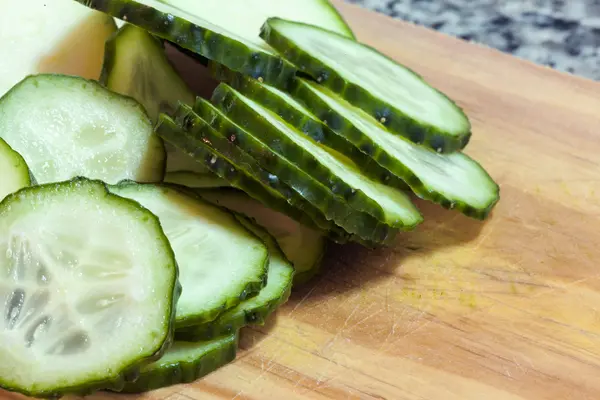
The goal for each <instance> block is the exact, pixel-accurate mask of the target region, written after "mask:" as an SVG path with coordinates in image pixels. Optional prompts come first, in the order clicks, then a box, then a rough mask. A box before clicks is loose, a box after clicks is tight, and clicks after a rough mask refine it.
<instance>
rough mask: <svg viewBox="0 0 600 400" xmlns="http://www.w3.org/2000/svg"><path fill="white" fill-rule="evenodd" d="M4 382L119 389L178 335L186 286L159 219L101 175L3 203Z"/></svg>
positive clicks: (67, 390) (54, 390) (51, 388)
mask: <svg viewBox="0 0 600 400" xmlns="http://www.w3.org/2000/svg"><path fill="white" fill-rule="evenodd" d="M0 253H1V254H3V255H4V256H3V257H2V258H0V277H1V279H0V299H1V302H0V304H1V305H2V307H3V310H2V317H1V318H0V360H2V362H0V387H2V388H5V389H7V390H11V391H15V392H20V393H24V394H26V395H29V396H34V397H55V396H60V395H64V394H87V393H91V392H93V391H95V390H97V389H115V390H120V389H121V388H122V387H123V384H124V382H125V380H126V379H131V378H132V377H135V375H136V373H137V371H138V370H139V368H140V367H141V366H143V365H145V364H147V363H148V362H149V361H154V360H155V359H158V358H159V357H161V356H162V354H163V352H164V350H165V349H166V348H168V347H169V346H170V344H171V340H172V327H173V324H172V322H173V320H174V317H175V308H176V304H177V299H178V298H179V295H180V293H181V287H180V286H179V283H178V269H177V265H176V262H175V258H174V254H173V250H172V249H171V245H170V244H169V241H168V240H167V238H166V237H165V235H164V232H163V230H162V228H161V225H160V222H159V221H158V218H156V216H154V214H152V213H151V212H150V211H148V210H147V209H145V208H143V207H140V206H139V204H137V203H136V202H133V201H131V200H128V199H124V198H122V197H119V196H116V195H113V194H111V193H109V192H108V190H107V188H106V186H105V185H104V184H103V183H102V182H100V181H92V180H88V179H85V178H76V179H74V180H71V181H66V182H60V183H51V184H45V185H40V186H32V187H28V188H25V189H22V190H20V191H19V192H17V193H13V194H11V195H9V196H8V197H6V198H5V199H4V200H3V201H2V203H0Z"/></svg>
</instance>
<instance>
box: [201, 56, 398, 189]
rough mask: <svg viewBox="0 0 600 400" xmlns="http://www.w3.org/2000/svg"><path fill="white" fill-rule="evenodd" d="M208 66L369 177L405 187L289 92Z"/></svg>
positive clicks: (215, 66) (218, 66) (223, 79)
mask: <svg viewBox="0 0 600 400" xmlns="http://www.w3.org/2000/svg"><path fill="white" fill-rule="evenodd" d="M209 68H210V70H211V72H212V75H213V76H214V77H215V78H216V79H218V80H221V81H225V82H227V83H229V85H230V86H231V87H233V88H234V89H236V90H237V91H238V92H240V93H241V94H243V95H244V96H246V97H248V98H249V99H252V100H254V101H255V102H257V103H259V104H261V105H262V106H263V107H266V108H268V109H269V110H271V111H272V112H274V113H275V114H277V115H278V116H279V117H280V118H281V119H283V120H284V121H286V122H287V123H288V124H290V125H292V126H293V127H294V128H296V129H298V130H300V131H301V132H303V133H304V134H305V135H307V136H309V137H311V138H312V139H313V140H315V141H316V142H318V143H321V144H323V145H325V146H327V147H331V148H332V149H335V150H336V151H338V152H339V153H342V154H344V155H346V156H347V157H348V158H349V159H350V160H351V161H353V162H354V163H355V164H356V165H357V166H358V167H359V168H360V172H361V173H363V174H365V175H366V176H368V177H369V178H371V179H373V180H376V181H377V182H380V183H385V184H387V185H388V186H392V187H395V188H400V189H408V186H407V185H406V183H405V182H404V181H403V180H401V179H399V178H398V177H396V176H395V175H393V174H392V173H390V172H389V171H388V170H387V169H385V168H383V167H382V166H380V165H379V164H378V163H377V162H375V160H373V159H372V158H371V157H369V156H368V155H367V154H365V153H363V152H361V151H360V150H359V149H358V148H356V147H355V146H354V145H353V144H352V143H350V142H349V141H348V140H347V139H346V138H345V137H344V136H342V135H338V134H337V133H336V132H335V131H333V130H332V129H330V128H329V127H328V126H327V125H326V124H324V123H323V122H322V121H321V120H319V119H318V118H317V117H316V116H314V115H313V114H312V113H311V112H310V111H308V109H307V108H306V107H304V106H303V105H302V104H300V103H299V102H298V101H296V100H295V99H294V98H293V97H292V96H290V95H289V94H287V93H285V92H283V91H281V90H279V89H277V88H275V87H273V86H269V85H265V84H264V83H261V82H260V81H258V80H256V79H252V78H250V77H248V76H246V75H243V74H240V73H237V72H235V71H232V70H230V69H229V68H227V67H225V66H223V65H220V64H217V63H215V62H210V63H209Z"/></svg>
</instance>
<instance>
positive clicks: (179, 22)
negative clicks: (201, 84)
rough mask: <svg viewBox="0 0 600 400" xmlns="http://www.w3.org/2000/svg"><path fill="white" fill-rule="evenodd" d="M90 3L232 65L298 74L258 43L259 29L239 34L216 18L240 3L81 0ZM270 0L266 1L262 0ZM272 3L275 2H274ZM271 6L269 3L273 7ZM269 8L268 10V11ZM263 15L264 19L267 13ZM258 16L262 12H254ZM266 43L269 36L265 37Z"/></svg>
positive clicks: (279, 80) (275, 77)
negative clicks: (251, 33)
mask: <svg viewBox="0 0 600 400" xmlns="http://www.w3.org/2000/svg"><path fill="white" fill-rule="evenodd" d="M77 1H78V2H80V3H81V4H84V5H86V6H88V7H90V8H93V9H96V10H99V11H102V12H105V13H107V14H109V15H112V16H113V17H116V18H119V19H121V20H124V21H127V22H128V23H130V24H133V25H136V26H138V27H140V28H143V29H145V30H147V31H149V32H150V33H152V34H153V35H155V36H158V37H160V38H163V39H165V40H168V41H170V42H173V43H175V44H177V45H178V46H180V47H182V48H184V49H187V50H190V51H192V52H194V53H197V54H199V55H201V56H204V57H206V58H208V59H211V60H215V61H217V62H219V63H221V64H224V65H227V66H228V67H229V68H231V69H233V70H235V71H238V72H241V73H244V74H249V75H252V76H254V77H256V78H259V77H260V78H261V79H264V80H265V82H269V83H272V84H274V85H277V86H282V87H285V86H286V85H287V84H288V83H289V82H290V80H291V79H292V78H293V77H294V76H295V74H296V71H297V69H296V68H295V67H294V66H293V65H292V64H291V63H290V62H288V61H286V60H285V59H283V58H282V57H280V56H279V55H278V54H277V53H276V52H274V51H273V50H272V49H269V48H268V47H267V46H265V45H257V44H256V41H258V40H260V38H259V37H258V33H259V30H258V29H257V30H256V31H255V32H254V34H253V36H252V38H246V37H243V36H239V35H237V34H236V33H233V32H230V31H228V29H227V27H222V26H219V25H217V24H215V23H214V22H212V20H213V19H214V18H215V16H218V15H224V16H225V15H228V16H229V17H230V18H232V15H234V14H237V13H239V12H240V9H239V8H235V7H233V8H232V7H229V6H228V3H224V2H216V1H208V0H202V1H193V0H137V1H134V0H77ZM262 3H265V2H261V4H262ZM268 4H269V5H272V4H273V2H268ZM256 8H258V9H260V8H261V6H255V7H245V8H244V10H245V12H244V13H243V14H244V16H247V17H249V18H248V21H246V22H245V23H246V24H249V23H250V22H249V21H253V22H252V25H256V22H257V21H255V20H254V19H252V16H253V15H254V12H253V10H254V9H256ZM267 10H268V9H267ZM263 14H264V12H263ZM259 17H261V19H262V20H261V22H260V24H262V23H263V22H264V21H265V20H266V18H265V17H262V15H259ZM254 18H257V17H256V16H255V15H254ZM263 43H264V42H263Z"/></svg>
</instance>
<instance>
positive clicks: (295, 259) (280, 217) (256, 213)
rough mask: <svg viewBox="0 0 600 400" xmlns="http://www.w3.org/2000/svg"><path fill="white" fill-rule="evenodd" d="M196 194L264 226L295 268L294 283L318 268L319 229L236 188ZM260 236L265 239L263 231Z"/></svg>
mask: <svg viewBox="0 0 600 400" xmlns="http://www.w3.org/2000/svg"><path fill="white" fill-rule="evenodd" d="M198 193H199V194H200V196H201V197H203V198H204V199H206V200H208V201H210V202H211V203H215V204H217V205H219V206H221V207H225V208H227V209H229V210H232V211H235V212H237V213H240V214H243V215H245V216H247V217H249V218H251V219H253V220H254V221H255V222H256V223H257V224H258V225H260V226H261V227H263V228H265V229H266V230H267V231H268V232H269V234H270V236H273V237H274V238H275V240H276V241H277V245H278V247H279V248H280V249H281V251H283V254H285V257H286V258H287V259H288V260H290V262H291V263H292V264H293V266H294V269H295V270H296V273H295V277H294V283H295V284H301V283H304V282H306V281H308V280H309V279H310V278H312V277H313V276H314V275H315V274H316V273H317V272H318V271H319V269H320V266H321V260H322V258H323V254H324V253H325V248H326V245H327V240H326V238H325V236H323V235H322V234H321V233H320V232H319V231H316V230H314V229H311V228H309V227H306V226H304V225H302V224H299V223H298V222H296V221H294V220H293V219H291V218H290V217H288V216H286V215H284V214H282V213H279V212H277V211H275V210H273V209H271V208H269V207H266V206H265V205H263V204H261V203H260V202H258V201H256V200H254V199H252V198H250V197H249V196H248V195H246V194H245V193H242V192H240V191H237V190H231V189H220V190H216V189H203V190H199V191H198ZM259 236H261V237H263V240H264V236H265V235H264V234H263V235H259ZM265 241H266V240H265ZM267 244H268V241H267ZM271 247H272V246H271ZM272 255H273V250H272V251H271V256H272ZM267 282H269V281H267ZM267 284H268V283H267Z"/></svg>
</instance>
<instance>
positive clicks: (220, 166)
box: [156, 111, 315, 226]
mask: <svg viewBox="0 0 600 400" xmlns="http://www.w3.org/2000/svg"><path fill="white" fill-rule="evenodd" d="M188 119H189V120H190V121H191V123H192V124H193V125H194V127H193V128H190V129H191V132H190V133H188V132H186V131H185V130H184V129H183V128H182V127H181V126H179V124H177V123H176V122H175V121H173V120H172V119H171V118H170V117H169V116H167V115H165V114H161V116H160V118H159V123H158V125H157V127H156V132H157V133H158V134H159V135H160V136H161V137H163V138H164V139H165V140H166V141H167V142H169V143H171V144H172V145H173V146H175V147H177V148H178V149H181V150H182V151H184V152H186V153H187V154H189V155H190V156H192V157H194V158H195V159H198V160H205V162H206V165H207V166H208V167H209V168H210V170H211V172H213V173H215V174H216V175H217V176H219V177H221V178H222V179H224V180H226V181H227V182H228V183H229V185H231V186H232V187H235V188H238V189H240V190H242V191H244V192H246V193H248V195H250V196H251V197H252V198H254V199H256V200H258V201H260V202H262V203H264V204H268V205H269V207H271V208H273V209H275V210H278V211H280V212H283V213H285V214H286V215H289V216H291V217H292V218H294V219H296V220H298V221H301V222H304V223H305V224H307V225H308V226H315V225H314V224H315V223H314V222H313V220H312V219H311V218H310V217H308V216H307V215H306V214H305V213H304V211H303V210H302V209H301V208H297V207H295V206H293V205H291V204H290V203H288V200H287V199H288V198H290V197H288V198H286V197H285V196H284V195H283V194H281V193H285V191H286V190H287V191H291V189H285V187H284V186H283V185H280V184H279V181H278V180H274V179H269V178H267V179H265V178H264V177H263V175H262V174H258V175H256V171H257V170H256V169H254V168H253V171H255V175H252V174H251V173H249V172H248V171H246V170H245V169H244V168H242V167H239V166H237V165H236V164H234V163H233V162H232V161H230V159H229V158H228V157H227V156H225V155H222V154H221V153H220V152H219V151H217V150H216V149H215V148H214V145H215V144H216V145H218V146H219V147H220V145H221V144H222V143H223V142H222V140H223V138H222V137H221V136H220V135H219V134H218V133H217V132H216V131H215V130H213V129H212V128H211V127H210V126H209V125H208V124H207V123H206V122H205V121H204V120H203V119H202V118H200V117H198V116H197V115H195V114H194V113H193V111H192V112H191V113H190V114H189V117H188ZM231 155H233V158H234V159H235V160H236V161H235V162H236V163H241V165H244V167H247V166H253V165H254V164H256V162H254V161H253V159H252V158H249V157H245V156H244V154H243V153H241V152H240V153H239V154H236V153H235V152H233V153H230V156H231ZM238 155H239V156H240V158H237V156H238ZM266 174H267V175H269V174H268V173H266ZM269 176H270V175H269ZM257 178H258V179H261V178H262V179H263V180H262V181H259V180H258V179H257ZM271 186H274V187H278V188H279V190H280V191H279V190H275V189H273V188H272V187H271Z"/></svg>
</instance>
